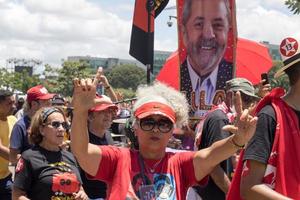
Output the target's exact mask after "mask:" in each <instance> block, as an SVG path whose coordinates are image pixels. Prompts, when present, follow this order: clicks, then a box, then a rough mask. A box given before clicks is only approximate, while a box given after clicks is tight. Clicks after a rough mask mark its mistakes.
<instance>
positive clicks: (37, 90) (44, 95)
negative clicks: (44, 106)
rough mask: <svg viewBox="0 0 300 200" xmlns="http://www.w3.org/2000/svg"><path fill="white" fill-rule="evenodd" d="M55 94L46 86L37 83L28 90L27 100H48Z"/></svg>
mask: <svg viewBox="0 0 300 200" xmlns="http://www.w3.org/2000/svg"><path fill="white" fill-rule="evenodd" d="M54 95H55V94H51V93H49V92H48V90H47V89H46V88H45V87H44V86H42V85H37V86H34V87H32V88H30V89H29V90H27V101H28V102H29V103H30V102H32V101H36V100H48V99H52V97H53V96H54Z"/></svg>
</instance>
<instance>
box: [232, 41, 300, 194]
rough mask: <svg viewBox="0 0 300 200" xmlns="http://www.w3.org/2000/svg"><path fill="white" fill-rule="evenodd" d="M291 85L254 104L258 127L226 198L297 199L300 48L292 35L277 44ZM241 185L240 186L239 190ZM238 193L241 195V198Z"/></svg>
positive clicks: (299, 187)
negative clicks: (286, 90)
mask: <svg viewBox="0 0 300 200" xmlns="http://www.w3.org/2000/svg"><path fill="white" fill-rule="evenodd" d="M280 53H281V55H282V58H283V67H282V68H281V69H280V70H279V71H278V72H277V73H276V74H275V78H278V77H279V76H280V75H282V74H283V72H285V73H286V74H287V76H288V79H289V82H290V87H289V90H288V92H287V93H285V91H284V90H283V89H282V88H275V89H273V90H272V91H271V93H270V94H268V95H267V96H265V97H264V98H263V99H262V100H261V101H260V103H259V104H258V105H257V112H258V114H257V116H258V122H257V128H256V131H255V135H254V137H253V138H252V139H251V140H250V142H249V144H248V145H247V148H246V150H245V153H244V156H243V157H242V159H241V158H240V162H239V163H238V167H237V170H236V176H235V177H234V179H233V181H232V187H231V188H230V192H229V194H228V195H229V196H228V199H237V200H239V199H242V198H243V199H281V200H285V199H300V173H299V168H300V149H299V144H300V130H299V127H300V95H299V94H300V49H299V43H298V41H297V40H295V39H293V38H286V39H284V40H283V41H282V43H281V45H280ZM239 186H240V189H239ZM240 194H241V196H242V197H240Z"/></svg>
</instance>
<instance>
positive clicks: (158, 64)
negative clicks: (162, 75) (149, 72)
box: [153, 51, 172, 77]
mask: <svg viewBox="0 0 300 200" xmlns="http://www.w3.org/2000/svg"><path fill="white" fill-rule="evenodd" d="M171 53H172V52H171V51H154V62H153V75H154V77H156V76H157V74H158V73H159V71H160V70H161V68H162V67H163V65H164V64H165V62H166V60H167V58H168V57H169V56H170V55H171Z"/></svg>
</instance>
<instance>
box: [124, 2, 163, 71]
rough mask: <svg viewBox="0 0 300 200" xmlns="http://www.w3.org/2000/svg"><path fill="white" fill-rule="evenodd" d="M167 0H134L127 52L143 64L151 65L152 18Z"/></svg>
mask: <svg viewBox="0 0 300 200" xmlns="http://www.w3.org/2000/svg"><path fill="white" fill-rule="evenodd" d="M168 2H169V0H136V1H135V7H134V15H133V23H132V32H131V41H130V50H129V54H130V55H131V56H133V57H134V58H136V59H137V60H138V61H140V62H141V63H143V64H144V65H147V64H149V65H150V66H151V67H152V65H153V48H154V18H155V17H157V16H158V15H159V13H160V12H161V11H162V10H163V9H164V8H165V7H166V5H167V4H168Z"/></svg>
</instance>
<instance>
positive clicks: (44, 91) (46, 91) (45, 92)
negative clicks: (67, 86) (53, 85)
mask: <svg viewBox="0 0 300 200" xmlns="http://www.w3.org/2000/svg"><path fill="white" fill-rule="evenodd" d="M40 92H41V93H43V94H48V90H47V89H46V88H44V87H42V88H41V89H40Z"/></svg>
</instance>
